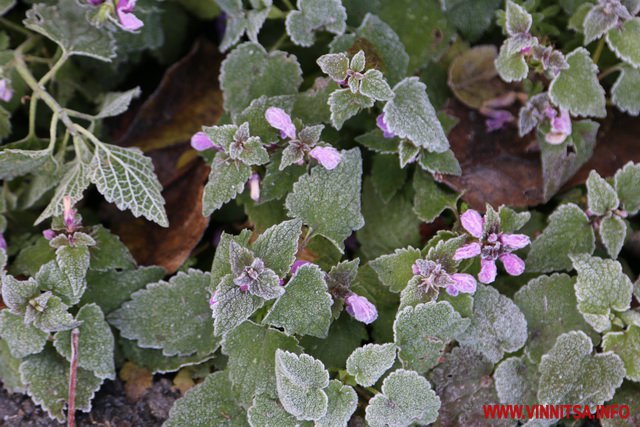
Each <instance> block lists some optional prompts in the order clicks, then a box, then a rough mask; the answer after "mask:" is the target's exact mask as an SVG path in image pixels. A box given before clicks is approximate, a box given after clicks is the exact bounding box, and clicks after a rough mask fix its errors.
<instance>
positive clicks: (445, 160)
mask: <svg viewBox="0 0 640 427" xmlns="http://www.w3.org/2000/svg"><path fill="white" fill-rule="evenodd" d="M418 165H420V167H421V168H422V169H424V170H426V171H427V172H429V173H431V174H436V173H441V174H446V175H454V176H460V175H462V169H461V168H460V163H458V159H456V156H455V154H453V151H451V150H447V151H445V152H444V153H428V152H424V151H423V152H422V155H421V156H420V160H419V163H418Z"/></svg>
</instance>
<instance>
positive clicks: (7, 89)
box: [0, 79, 13, 102]
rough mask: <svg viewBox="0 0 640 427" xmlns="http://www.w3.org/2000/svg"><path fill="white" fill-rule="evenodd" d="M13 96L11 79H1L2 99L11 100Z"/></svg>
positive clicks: (0, 93) (0, 91)
mask: <svg viewBox="0 0 640 427" xmlns="http://www.w3.org/2000/svg"><path fill="white" fill-rule="evenodd" d="M11 98H13V89H11V85H10V84H9V80H7V79H1V80H0V99H1V100H3V101H4V102H9V101H11Z"/></svg>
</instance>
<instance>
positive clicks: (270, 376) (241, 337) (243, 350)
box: [222, 321, 301, 403]
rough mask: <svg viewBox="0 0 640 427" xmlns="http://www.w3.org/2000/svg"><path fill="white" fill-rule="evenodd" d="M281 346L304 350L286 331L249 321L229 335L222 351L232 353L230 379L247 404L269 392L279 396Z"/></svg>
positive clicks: (288, 348)
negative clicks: (277, 362) (277, 361)
mask: <svg viewBox="0 0 640 427" xmlns="http://www.w3.org/2000/svg"><path fill="white" fill-rule="evenodd" d="M277 349H283V350H289V351H293V352H299V351H301V348H300V347H299V346H298V342H297V341H296V340H295V338H293V337H288V336H287V335H285V334H283V333H282V332H280V331H278V330H275V329H271V328H268V327H266V326H260V325H256V324H255V323H253V322H250V321H247V322H244V323H242V324H241V325H240V326H238V327H237V328H235V329H234V330H232V331H230V332H229V333H228V334H227V335H225V337H224V339H223V341H222V352H223V353H224V354H226V355H227V356H229V362H228V363H227V371H228V372H229V379H230V380H231V382H232V383H233V385H234V386H235V390H236V391H237V392H238V395H239V399H240V400H241V401H242V402H243V403H249V402H251V400H252V399H253V397H254V396H257V395H260V394H263V393H265V394H266V395H268V396H270V397H276V376H275V357H276V356H275V355H276V350H277Z"/></svg>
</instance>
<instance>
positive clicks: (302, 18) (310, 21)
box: [285, 0, 347, 47]
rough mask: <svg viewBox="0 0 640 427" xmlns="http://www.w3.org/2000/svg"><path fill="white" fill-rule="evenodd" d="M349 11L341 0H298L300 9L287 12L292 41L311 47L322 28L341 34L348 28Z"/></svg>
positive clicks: (287, 26)
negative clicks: (317, 32) (316, 34)
mask: <svg viewBox="0 0 640 427" xmlns="http://www.w3.org/2000/svg"><path fill="white" fill-rule="evenodd" d="M346 20H347V11H346V10H345V8H344V6H342V2H341V1H340V0H298V10H294V11H291V12H289V13H288V14H287V20H286V23H285V24H286V28H287V34H289V37H291V41H292V42H293V43H295V44H296V45H298V46H304V47H310V46H313V44H314V43H315V41H316V38H315V34H314V33H315V32H316V31H318V30H321V29H325V30H326V31H328V32H330V33H333V34H337V35H340V34H342V33H344V30H345V29H346V26H347V24H346Z"/></svg>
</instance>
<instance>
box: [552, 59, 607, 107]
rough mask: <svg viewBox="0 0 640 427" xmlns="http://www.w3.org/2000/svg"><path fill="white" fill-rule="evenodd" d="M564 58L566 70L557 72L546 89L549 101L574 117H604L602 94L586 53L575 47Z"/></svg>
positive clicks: (595, 68) (596, 71) (595, 69)
mask: <svg viewBox="0 0 640 427" xmlns="http://www.w3.org/2000/svg"><path fill="white" fill-rule="evenodd" d="M566 59H567V62H568V63H569V68H568V69H566V70H562V71H560V73H559V74H558V75H557V76H556V77H555V78H554V79H553V81H552V82H551V85H550V86H549V96H550V98H551V101H552V102H553V103H554V104H556V105H557V106H559V107H560V108H564V109H566V110H569V112H570V113H571V114H572V115H574V116H594V117H605V116H606V115H607V111H606V108H605V104H606V102H605V93H604V89H603V88H602V86H600V83H599V81H598V67H597V65H596V64H594V63H593V61H592V60H591V56H590V54H589V51H587V50H586V49H585V48H583V47H579V48H577V49H575V50H574V51H573V52H571V53H570V54H568V55H567V57H566Z"/></svg>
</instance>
